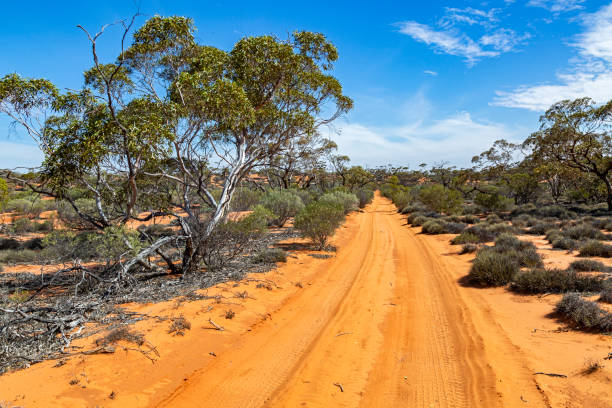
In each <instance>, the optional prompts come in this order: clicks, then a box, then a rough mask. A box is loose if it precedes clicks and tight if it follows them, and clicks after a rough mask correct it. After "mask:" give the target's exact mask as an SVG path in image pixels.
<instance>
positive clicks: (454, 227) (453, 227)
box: [443, 222, 466, 234]
mask: <svg viewBox="0 0 612 408" xmlns="http://www.w3.org/2000/svg"><path fill="white" fill-rule="evenodd" d="M443 226H444V229H445V230H446V232H447V233H449V234H460V233H462V232H463V230H464V229H465V228H466V225H465V224H463V223H461V222H445V223H443Z"/></svg>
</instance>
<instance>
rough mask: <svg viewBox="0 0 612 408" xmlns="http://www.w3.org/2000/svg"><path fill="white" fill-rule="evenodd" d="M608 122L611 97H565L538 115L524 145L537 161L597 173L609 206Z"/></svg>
mask: <svg viewBox="0 0 612 408" xmlns="http://www.w3.org/2000/svg"><path fill="white" fill-rule="evenodd" d="M611 126H612V100H611V101H610V102H608V103H607V104H604V105H601V106H598V105H596V104H595V102H594V101H593V100H592V99H590V98H579V99H576V100H573V101H570V100H564V101H561V102H558V103H556V104H554V105H553V106H551V107H550V109H548V110H547V111H546V113H544V115H542V116H541V117H540V130H539V131H537V132H535V133H533V134H531V135H530V136H529V137H528V138H527V140H525V142H524V146H525V147H527V148H530V149H532V156H533V157H534V158H536V159H538V160H540V161H544V162H546V161H551V162H555V163H558V164H560V165H562V166H567V167H569V168H571V169H574V170H576V171H578V172H580V173H583V174H585V175H593V176H595V177H597V178H598V179H599V180H601V182H602V183H603V184H604V185H605V189H606V202H607V204H608V209H609V210H612V133H611V132H610V129H611Z"/></svg>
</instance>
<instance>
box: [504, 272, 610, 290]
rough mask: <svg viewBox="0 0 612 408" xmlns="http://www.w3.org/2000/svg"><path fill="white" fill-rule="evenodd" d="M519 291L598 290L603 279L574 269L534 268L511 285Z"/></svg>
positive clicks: (516, 278) (522, 273)
mask: <svg viewBox="0 0 612 408" xmlns="http://www.w3.org/2000/svg"><path fill="white" fill-rule="evenodd" d="M510 287H511V289H512V290H513V291H515V292H519V293H529V294H536V293H566V292H598V291H600V290H601V289H602V287H603V279H602V278H601V277H597V276H583V275H579V274H577V273H576V272H575V271H573V270H568V271H564V270H560V269H532V270H530V271H527V272H521V273H519V274H518V275H517V276H516V277H515V278H514V280H513V282H512V284H511V285H510Z"/></svg>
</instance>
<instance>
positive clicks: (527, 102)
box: [493, 4, 612, 111]
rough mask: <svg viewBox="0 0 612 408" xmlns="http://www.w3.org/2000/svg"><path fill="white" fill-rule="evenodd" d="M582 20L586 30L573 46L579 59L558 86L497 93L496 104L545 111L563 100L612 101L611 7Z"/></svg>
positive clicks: (572, 61)
mask: <svg viewBox="0 0 612 408" xmlns="http://www.w3.org/2000/svg"><path fill="white" fill-rule="evenodd" d="M581 21H582V24H583V26H584V31H583V32H582V33H581V34H579V35H578V36H577V37H576V39H575V41H574V42H573V43H572V44H571V45H572V46H573V47H575V48H576V50H577V52H578V57H577V58H573V59H572V60H570V61H569V63H570V66H571V67H570V68H569V69H568V70H567V71H565V72H562V73H559V74H557V82H556V83H547V84H537V85H523V86H520V87H518V88H517V89H515V90H513V91H511V92H502V91H497V92H496V94H497V96H496V97H495V98H494V101H493V104H494V105H498V106H505V107H511V108H524V109H529V110H533V111H543V110H546V109H547V108H548V107H550V105H552V104H553V103H555V102H558V101H560V100H563V99H575V98H579V97H584V96H590V97H591V98H593V99H595V100H596V101H598V102H603V101H607V100H609V99H610V98H612V94H611V93H610V90H611V89H612V4H610V5H608V6H604V7H602V8H601V9H600V10H599V11H597V12H596V13H592V14H587V15H585V16H583V17H582V20H581Z"/></svg>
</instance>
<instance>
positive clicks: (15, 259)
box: [0, 249, 41, 264]
mask: <svg viewBox="0 0 612 408" xmlns="http://www.w3.org/2000/svg"><path fill="white" fill-rule="evenodd" d="M40 260H41V257H40V251H34V250H31V249H7V250H4V251H0V262H1V263H5V264H7V263H8V264H15V263H36V262H39V261H40Z"/></svg>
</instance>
